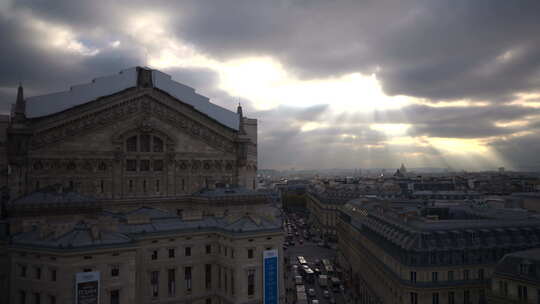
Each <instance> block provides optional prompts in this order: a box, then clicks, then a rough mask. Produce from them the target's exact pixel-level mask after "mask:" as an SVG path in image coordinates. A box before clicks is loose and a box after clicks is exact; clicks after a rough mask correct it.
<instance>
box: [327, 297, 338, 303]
mask: <svg viewBox="0 0 540 304" xmlns="http://www.w3.org/2000/svg"><path fill="white" fill-rule="evenodd" d="M328 303H330V304H336V299H334V298H330V299H329V300H328Z"/></svg>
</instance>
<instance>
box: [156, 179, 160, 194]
mask: <svg viewBox="0 0 540 304" xmlns="http://www.w3.org/2000/svg"><path fill="white" fill-rule="evenodd" d="M160 191H161V189H160V188H159V179H156V192H157V193H159V192H160Z"/></svg>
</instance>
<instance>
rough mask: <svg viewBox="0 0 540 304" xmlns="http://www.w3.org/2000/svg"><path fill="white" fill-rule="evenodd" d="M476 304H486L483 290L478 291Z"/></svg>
mask: <svg viewBox="0 0 540 304" xmlns="http://www.w3.org/2000/svg"><path fill="white" fill-rule="evenodd" d="M478 304H486V291H485V290H484V289H480V290H479V291H478Z"/></svg>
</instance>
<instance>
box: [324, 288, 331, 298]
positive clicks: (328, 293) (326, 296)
mask: <svg viewBox="0 0 540 304" xmlns="http://www.w3.org/2000/svg"><path fill="white" fill-rule="evenodd" d="M323 296H324V297H325V298H327V299H328V298H330V292H329V291H328V290H324V291H323Z"/></svg>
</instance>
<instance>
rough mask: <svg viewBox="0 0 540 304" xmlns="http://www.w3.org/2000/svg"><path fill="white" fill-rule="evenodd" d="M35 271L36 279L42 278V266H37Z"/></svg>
mask: <svg viewBox="0 0 540 304" xmlns="http://www.w3.org/2000/svg"><path fill="white" fill-rule="evenodd" d="M34 272H35V279H36V280H40V279H41V267H35V268H34Z"/></svg>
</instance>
